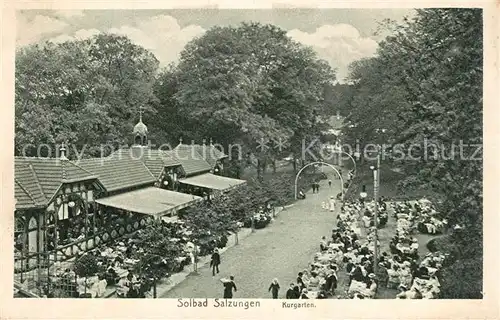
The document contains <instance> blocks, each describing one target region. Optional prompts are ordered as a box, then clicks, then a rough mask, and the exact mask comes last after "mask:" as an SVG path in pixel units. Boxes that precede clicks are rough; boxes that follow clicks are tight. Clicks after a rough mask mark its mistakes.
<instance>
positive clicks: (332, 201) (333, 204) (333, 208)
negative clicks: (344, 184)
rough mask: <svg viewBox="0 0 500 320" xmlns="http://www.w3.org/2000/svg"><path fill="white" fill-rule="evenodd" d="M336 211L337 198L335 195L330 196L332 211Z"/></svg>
mask: <svg viewBox="0 0 500 320" xmlns="http://www.w3.org/2000/svg"><path fill="white" fill-rule="evenodd" d="M333 211H335V199H334V198H333V196H331V197H330V212H333Z"/></svg>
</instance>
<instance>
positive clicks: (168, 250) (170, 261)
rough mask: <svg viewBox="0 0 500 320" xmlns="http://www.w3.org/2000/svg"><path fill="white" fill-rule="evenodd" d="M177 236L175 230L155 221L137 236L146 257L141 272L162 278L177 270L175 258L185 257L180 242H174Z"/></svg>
mask: <svg viewBox="0 0 500 320" xmlns="http://www.w3.org/2000/svg"><path fill="white" fill-rule="evenodd" d="M176 236H177V235H176V234H175V228H174V227H172V226H169V225H167V224H165V223H163V222H162V221H161V220H154V221H153V222H152V223H150V224H148V225H146V227H145V228H144V229H142V230H141V231H140V232H138V233H137V234H136V241H137V245H138V246H139V247H140V248H143V250H144V255H143V256H142V258H141V261H140V263H139V267H140V268H141V269H142V270H141V271H144V270H146V273H148V274H150V275H152V276H155V277H157V278H161V277H163V276H165V275H166V274H168V273H171V272H173V271H175V270H176V269H177V267H178V266H177V263H176V261H175V258H178V257H183V256H185V253H184V250H183V246H182V245H181V243H180V242H179V241H172V239H173V238H175V237H176Z"/></svg>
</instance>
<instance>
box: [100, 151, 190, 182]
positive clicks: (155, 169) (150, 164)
mask: <svg viewBox="0 0 500 320" xmlns="http://www.w3.org/2000/svg"><path fill="white" fill-rule="evenodd" d="M110 157H113V158H117V159H123V158H129V159H130V158H132V159H139V160H141V161H142V162H143V163H144V165H145V166H146V167H147V168H148V170H149V171H150V172H151V174H152V175H153V176H154V177H156V178H158V177H159V175H160V174H161V172H162V171H163V169H164V168H165V167H175V166H180V165H181V163H180V161H179V160H178V159H176V157H175V156H174V154H173V152H172V151H167V150H158V149H149V148H144V149H143V150H142V152H141V153H139V156H133V151H132V149H119V150H117V151H115V152H113V153H112V154H111V155H110Z"/></svg>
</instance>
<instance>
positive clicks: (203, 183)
mask: <svg viewBox="0 0 500 320" xmlns="http://www.w3.org/2000/svg"><path fill="white" fill-rule="evenodd" d="M179 182H180V183H184V184H189V185H192V186H197V187H203V188H208V189H214V190H221V191H223V190H228V189H231V188H234V187H236V186H239V185H242V184H245V183H246V181H245V180H239V179H233V178H228V177H221V176H217V175H215V174H211V173H205V174H200V175H198V176H194V177H189V178H185V179H180V180H179Z"/></svg>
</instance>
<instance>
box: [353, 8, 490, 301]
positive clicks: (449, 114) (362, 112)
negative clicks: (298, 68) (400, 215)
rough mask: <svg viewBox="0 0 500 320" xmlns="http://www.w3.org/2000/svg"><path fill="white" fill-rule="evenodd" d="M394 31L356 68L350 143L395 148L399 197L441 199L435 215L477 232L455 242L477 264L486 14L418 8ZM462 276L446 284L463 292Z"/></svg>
mask: <svg viewBox="0 0 500 320" xmlns="http://www.w3.org/2000/svg"><path fill="white" fill-rule="evenodd" d="M391 29H392V30H391V34H390V35H389V36H387V37H386V38H385V40H383V41H382V42H381V43H380V46H379V50H378V55H377V56H376V57H374V58H371V59H366V60H362V61H358V62H356V63H354V64H353V65H352V66H351V76H350V77H351V82H352V85H353V89H354V99H353V100H352V103H351V112H350V115H349V117H348V120H349V121H350V125H351V128H350V130H349V131H348V132H347V135H348V137H349V139H350V141H353V140H355V139H361V140H363V141H362V142H361V144H362V145H363V144H366V143H369V142H372V143H373V142H376V143H381V142H384V143H388V144H389V145H391V148H392V152H391V150H389V151H390V154H389V158H391V159H388V160H387V161H384V164H386V165H392V166H399V167H400V168H401V169H402V170H403V172H404V173H405V175H406V177H407V178H406V179H405V180H403V181H402V183H401V184H400V187H401V189H402V191H404V192H408V190H412V189H414V188H416V187H418V188H420V189H423V188H427V189H428V190H430V191H432V192H434V193H436V194H438V195H441V196H442V200H443V201H442V203H440V204H439V207H438V210H439V211H441V212H443V213H446V218H447V219H448V220H449V221H450V223H451V224H452V225H453V224H456V223H459V224H461V225H463V226H465V228H466V229H468V230H474V232H473V233H469V234H468V237H467V238H465V237H464V238H463V239H455V241H458V242H459V243H460V250H461V251H464V252H469V253H470V255H469V256H467V258H464V259H472V260H474V259H478V260H477V261H479V260H480V259H481V257H480V256H479V254H478V253H477V252H478V251H480V250H477V249H478V248H481V247H482V232H481V228H482V207H483V205H482V202H483V198H482V180H483V175H482V171H483V163H482V152H481V148H482V102H483V99H482V77H483V66H482V63H483V51H482V50H483V49H482V48H483V40H482V31H483V30H482V11H481V10H480V9H420V10H417V13H416V15H415V17H414V18H412V19H411V20H406V21H405V22H404V23H403V24H402V25H392V26H391ZM377 128H378V129H380V128H385V129H387V131H386V133H385V135H384V136H380V132H378V133H377V131H376V129H377ZM396 144H397V145H396ZM463 145H465V147H463ZM476 149H477V150H479V152H478V153H477V154H475V152H476ZM410 150H411V151H410ZM391 162H393V163H392V164H391ZM473 235H474V236H473ZM462 260H463V259H462ZM477 261H471V264H473V265H475V264H477V263H478V262H477ZM463 271H465V269H463V268H457V267H453V269H450V271H449V273H448V274H450V275H453V277H454V278H453V279H454V280H452V277H451V276H450V277H448V278H446V279H445V282H446V281H453V282H454V283H455V284H453V285H451V284H445V285H446V286H448V285H450V286H451V287H453V288H454V289H456V290H459V291H460V290H462V289H461V288H464V290H465V288H466V284H465V283H464V281H465V280H461V279H462V278H463V279H465V278H466V277H467V276H466V275H465V274H464V275H459V273H461V272H463ZM469 280H470V281H473V280H474V281H475V280H477V279H476V278H474V279H472V278H471V279H469ZM459 283H462V284H459ZM467 285H470V286H472V287H474V288H476V287H477V288H479V287H480V286H479V285H476V284H472V283H469V284H467ZM467 290H468V289H467ZM468 294H471V297H472V296H474V297H477V295H475V294H472V293H470V291H468V292H464V291H461V292H459V293H457V295H458V296H467V295H468Z"/></svg>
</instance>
